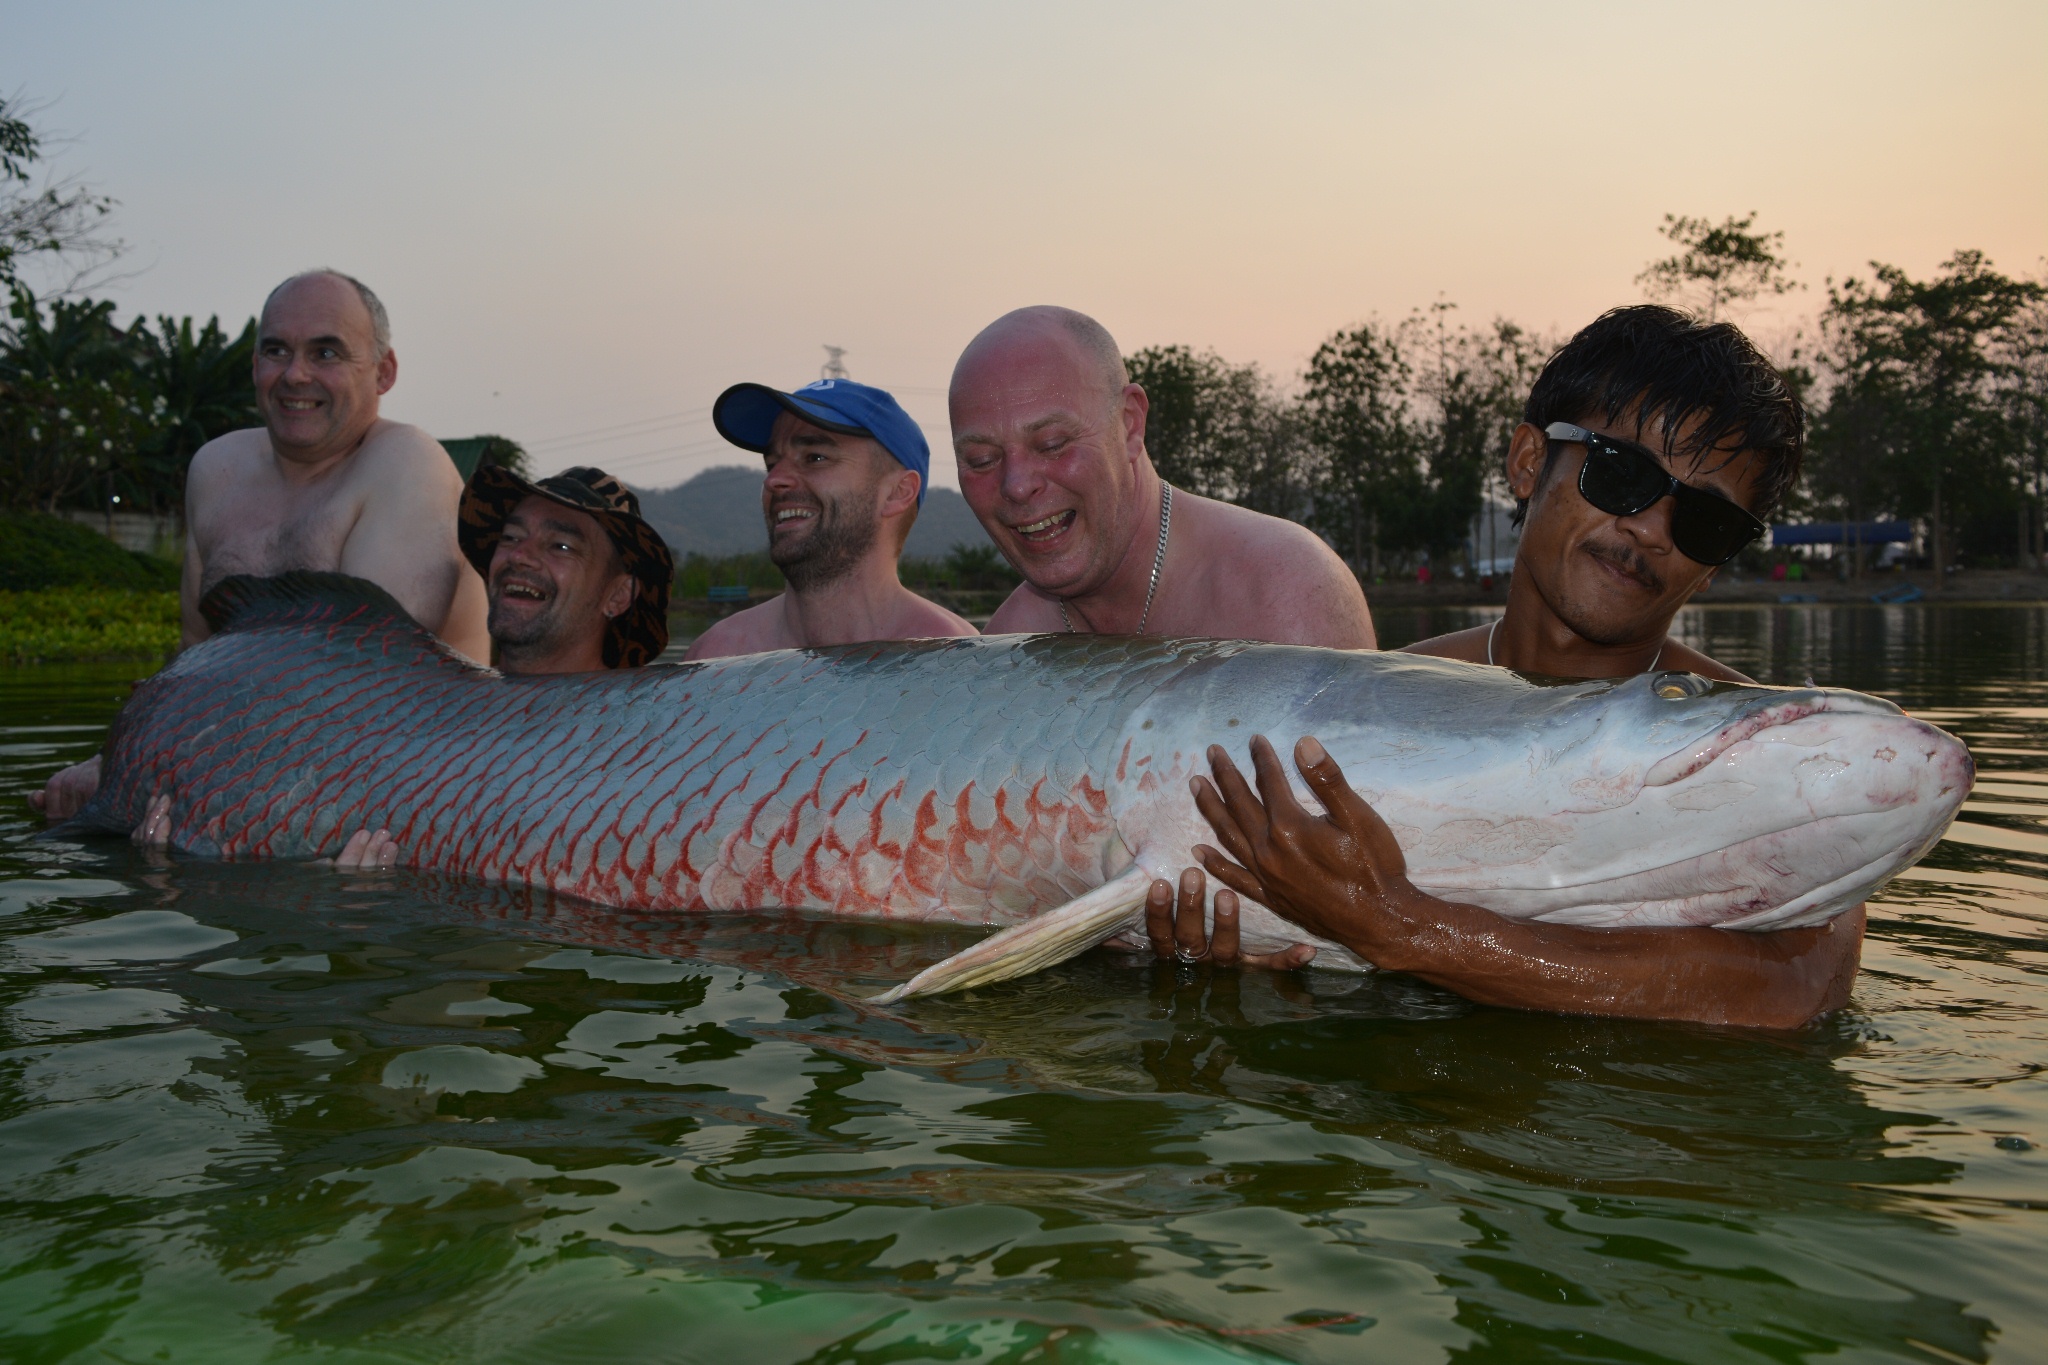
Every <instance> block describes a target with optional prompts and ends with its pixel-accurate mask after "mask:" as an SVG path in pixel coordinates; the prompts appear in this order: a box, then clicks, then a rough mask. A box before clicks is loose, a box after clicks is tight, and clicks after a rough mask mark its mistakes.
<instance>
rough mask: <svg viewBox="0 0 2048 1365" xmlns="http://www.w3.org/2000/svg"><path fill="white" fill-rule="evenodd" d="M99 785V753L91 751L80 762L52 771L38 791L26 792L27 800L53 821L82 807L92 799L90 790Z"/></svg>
mask: <svg viewBox="0 0 2048 1365" xmlns="http://www.w3.org/2000/svg"><path fill="white" fill-rule="evenodd" d="M99 789H100V756H99V755H98V754H94V755H93V756H92V757H91V758H88V759H87V760H85V762H83V763H74V764H72V765H71V766H70V767H68V768H60V769H58V770H57V771H56V772H55V773H53V774H51V777H50V780H49V781H48V782H46V783H44V784H43V789H42V790H41V791H32V792H30V793H29V794H28V803H29V805H31V806H33V807H34V808H35V809H36V810H38V811H40V812H41V813H42V817H43V818H44V819H45V820H47V821H49V822H50V823H51V824H53V825H54V824H58V823H59V822H61V821H64V820H69V819H70V818H71V817H72V816H74V815H76V814H78V812H80V811H81V810H84V809H85V803H86V802H88V801H90V800H92V798H93V793H94V792H97V791H98V790H99Z"/></svg>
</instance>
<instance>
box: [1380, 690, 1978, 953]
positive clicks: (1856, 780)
mask: <svg viewBox="0 0 2048 1365" xmlns="http://www.w3.org/2000/svg"><path fill="white" fill-rule="evenodd" d="M1558 690H1559V692H1560V693H1568V694H1570V696H1569V700H1570V702H1571V704H1570V705H1568V706H1565V707H1563V708H1560V709H1559V710H1557V711H1556V712H1555V713H1554V719H1553V720H1552V722H1551V723H1550V724H1547V725H1546V724H1543V723H1542V722H1541V721H1536V723H1533V724H1532V725H1531V727H1530V729H1531V731H1532V734H1531V740H1532V742H1531V743H1529V744H1528V745H1526V746H1525V748H1524V754H1523V766H1524V767H1525V768H1526V772H1515V771H1512V770H1511V767H1512V765H1508V764H1502V765H1500V766H1499V767H1498V768H1497V769H1496V770H1495V771H1494V772H1493V774H1492V781H1493V783H1494V784H1495V792H1494V795H1493V797H1492V799H1489V800H1481V801H1475V802H1471V803H1470V804H1469V806H1468V807H1467V808H1465V809H1460V808H1459V807H1458V802H1457V798H1456V794H1455V793H1453V792H1450V791H1446V790H1444V789H1443V788H1442V787H1441V786H1439V787H1437V788H1434V789H1431V790H1425V791H1423V792H1420V793H1418V795H1421V796H1423V797H1424V798H1425V799H1424V800H1423V801H1421V802H1409V803H1404V804H1405V805H1406V807H1407V808H1406V809H1405V810H1403V811H1401V812H1399V814H1400V816H1401V817H1402V820H1403V823H1405V824H1407V825H1408V826H1409V829H1408V830H1407V831H1405V833H1406V834H1407V837H1405V838H1403V841H1402V842H1403V848H1404V850H1406V851H1408V856H1409V861H1410V875H1411V877H1412V878H1413V879H1414V880H1415V881H1416V883H1417V885H1421V886H1427V887H1428V888H1429V889H1430V890H1432V891H1434V892H1436V893H1437V894H1444V895H1450V896H1452V897H1453V898H1458V899H1467V900H1471V901H1473V902H1474V903H1476V904H1480V905H1485V906H1487V907H1488V908H1490V909H1496V910H1499V911H1501V912H1502V913H1505V914H1512V915H1516V916H1526V917H1532V918H1540V919H1544V920H1548V921H1551V922H1558V923H1578V924H1590V925H1607V926H1617V927H1618V926H1676V925H1701V924H1711V925H1718V926H1720V927H1722V928H1730V929H1778V928H1794V927H1799V926H1802V925H1810V924H1818V923H1821V922H1824V921H1825V920H1827V919H1828V918H1830V917H1832V916H1833V915H1835V914H1838V913H1840V912H1841V911H1843V910H1846V909H1848V908H1850V907H1852V906H1854V905H1857V904H1859V903H1861V902H1862V901H1863V900H1864V899H1866V898H1867V897H1868V896H1869V895H1870V894H1872V893H1873V892H1875V891H1876V890H1877V889H1878V888H1879V887H1881V886H1882V885H1883V884H1884V883H1885V882H1887V881H1888V880H1890V879H1891V878H1892V877H1893V876H1895V875H1896V874H1897V873H1898V872H1900V871H1902V870H1903V869H1904V868H1906V867H1908V866H1910V865H1911V864H1912V863H1914V862H1915V861H1917V860H1918V859H1919V858H1921V857H1923V856H1925V854H1926V853H1927V851H1928V850H1929V849H1930V848H1932V847H1933V845H1934V843H1935V842H1936V841H1937V840H1938V839H1939V838H1940V837H1941V835H1942V833H1943V832H1944V831H1945V830H1946V829H1947V828H1948V826H1949V824H1950V822H1951V821H1952V820H1953V819H1954V818H1955V814H1956V811H1957V809H1958V808H1959V807H1960V806H1961V804H1962V802H1963V799H1964V798H1965V797H1966V796H1967V795H1968V794H1969V791H1970V786H1971V782H1972V780H1973V778H1974V774H1975V766H1974V764H1973V763H1972V761H1971V758H1970V754H1969V750H1968V749H1967V748H1965V747H1964V746H1963V745H1962V743H1960V742H1959V741H1958V740H1956V739H1955V738H1954V737H1953V736H1951V735H1948V734H1946V733H1945V732H1943V731H1942V730H1939V729H1937V728H1936V727H1934V726H1932V725H1929V724H1927V723H1926V722H1925V721H1920V720H1916V719H1914V718H1913V717H1911V716H1908V715H1906V714H1905V713H1904V712H1903V711H1901V710H1900V709H1899V708H1898V707H1897V706H1894V705H1893V704H1892V703H1890V702H1888V701H1884V700H1882V699H1880V698H1877V697H1870V696H1865V695H1863V694H1861V693H1857V692H1850V691H1843V690H1836V689H1823V688H1812V687H1808V688H1766V687H1757V686H1752V685H1746V684H1733V683H1717V682H1712V681H1709V680H1708V679H1705V678H1701V677H1699V676H1697V675H1694V674H1689V673H1673V672H1658V673H1650V674H1644V675H1641V676H1639V677H1636V678H1631V679H1626V680H1621V681H1617V682H1614V683H1607V684H1590V685H1589V684H1574V685H1570V686H1569V687H1567V688H1560V689H1558ZM1548 709H1549V708H1547V707H1543V706H1541V705H1539V706H1538V711H1539V712H1541V711H1543V710H1548ZM1573 712H1580V713H1582V714H1579V715H1577V716H1574V715H1573V714H1572V713H1573ZM1432 796H1433V797H1435V798H1436V804H1437V809H1436V810H1434V811H1432V810H1430V809H1429V808H1428V806H1429V801H1428V798H1429V797H1432ZM1389 818H1390V821H1391V820H1392V819H1393V818H1394V817H1393V816H1391V815H1390V817H1389Z"/></svg>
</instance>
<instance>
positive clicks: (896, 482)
mask: <svg viewBox="0 0 2048 1365" xmlns="http://www.w3.org/2000/svg"><path fill="white" fill-rule="evenodd" d="M711 420H712V424H713V425H714V426H716V427H717V428H718V432H719V434H720V435H721V436H723V437H725V439H726V440H728V441H731V442H732V443H733V444H734V445H736V446H739V447H740V448H741V449H743V450H753V451H758V452H760V454H761V456H762V457H763V460H764V462H765V463H766V466H767V477H766V478H765V479H764V480H763V481H762V484H761V515H762V517H763V518H764V519H765V520H766V521H767V523H768V556H769V558H771V559H773V560H774V561H775V565H776V567H777V568H779V569H781V570H782V576H783V578H784V579H785V580H786V581H787V583H788V585H789V587H788V590H787V591H786V592H784V593H782V594H781V595H780V596H778V597H775V598H773V599H771V600H769V601H766V602H763V603H761V604H760V605H758V606H753V607H748V608H747V609H746V610H745V611H742V612H738V613H736V614H734V615H732V616H729V617H727V618H726V619H725V620H723V621H720V622H718V623H717V624H716V625H714V626H712V627H711V629H709V630H707V631H705V632H704V633H703V634H702V635H700V636H698V637H697V640H696V642H695V643H693V644H692V645H691V646H690V649H689V653H688V654H687V655H686V656H685V657H686V658H690V659H716V658H720V657H722V656H725V655H730V654H758V653H760V652H761V651H763V650H769V649H802V648H808V647H814V646H819V645H843V644H854V643H857V642H860V641H863V640H913V639H923V638H927V637H932V636H952V635H973V634H975V633H976V631H975V629H974V627H973V626H972V625H970V624H968V622H967V621H966V620H964V619H962V618H961V617H959V616H956V615H954V614H953V613H952V612H950V611H947V610H946V609H945V608H944V607H941V606H939V605H938V604H937V603H935V602H931V601H928V600H926V599H925V598H922V597H919V596H918V595H917V594H916V593H914V592H912V591H910V589H908V588H906V587H904V586H903V581H902V579H900V578H899V577H897V572H896V565H897V561H898V560H899V559H900V558H901V556H902V554H903V542H904V541H905V540H906V539H908V538H909V536H910V528H911V525H912V524H913V523H915V522H916V520H917V512H918V509H919V508H920V507H922V506H924V497H925V485H926V480H927V478H928V477H929V476H930V473H931V449H930V447H929V446H927V445H926V444H925V439H924V433H923V432H922V431H920V430H918V426H917V423H916V422H913V421H912V420H911V419H910V415H909V414H908V413H906V412H904V411H903V409H902V408H901V407H900V406H898V405H897V402H896V400H895V399H894V398H892V397H891V396H890V395H889V394H887V393H885V392H884V391H882V390H881V389H877V388H873V387H871V386H869V385H867V384H857V383H855V382H854V381H853V380H850V379H821V380H819V381H818V382H816V383H814V384H806V385H805V386H804V387H803V388H800V389H797V390H796V391H795V392H793V393H785V392H783V391H782V390H780V389H772V388H769V387H768V386H767V385H765V384H735V385H733V386H732V387H731V388H729V389H727V390H726V391H725V392H724V393H722V394H720V395H719V396H718V401H717V403H715V404H714V405H713V406H712V409H711Z"/></svg>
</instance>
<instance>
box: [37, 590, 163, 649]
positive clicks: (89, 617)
mask: <svg viewBox="0 0 2048 1365" xmlns="http://www.w3.org/2000/svg"><path fill="white" fill-rule="evenodd" d="M177 647H178V594H176V593H175V592H160V591H159V592H146V591H145V592H136V591H131V590H125V589H121V588H47V589H44V590H43V591H41V592H4V591H0V663H4V664H32V663H83V662H87V661H90V660H96V659H137V660H146V661H154V660H160V659H163V658H164V657H166V656H167V655H169V654H170V652H171V651H172V650H174V649H176V648H177Z"/></svg>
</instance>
